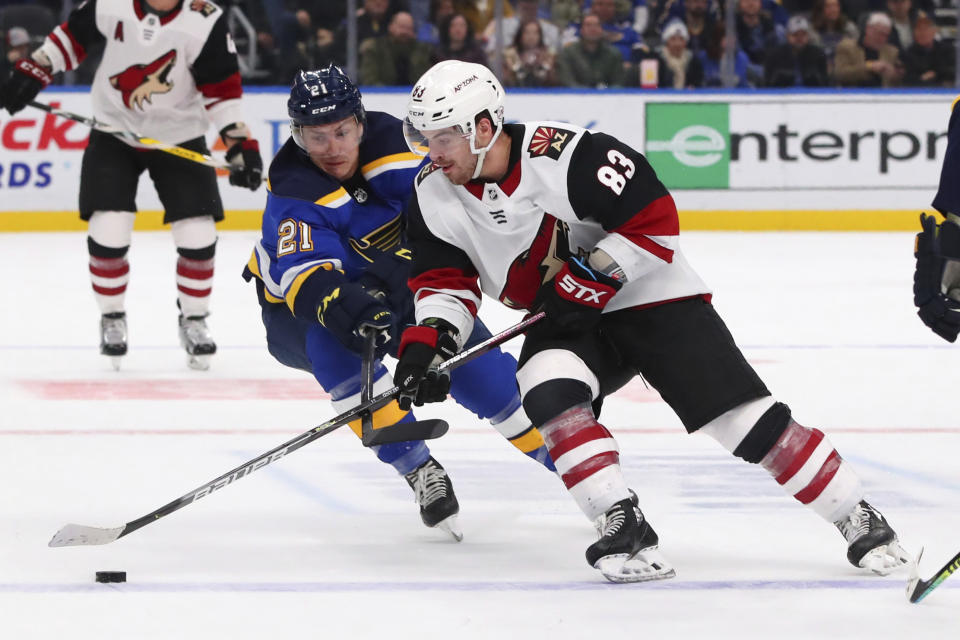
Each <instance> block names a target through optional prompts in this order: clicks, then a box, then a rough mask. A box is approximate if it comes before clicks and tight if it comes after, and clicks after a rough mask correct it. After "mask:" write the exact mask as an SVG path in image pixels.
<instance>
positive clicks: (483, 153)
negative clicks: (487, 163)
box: [470, 124, 503, 180]
mask: <svg viewBox="0 0 960 640" xmlns="http://www.w3.org/2000/svg"><path fill="white" fill-rule="evenodd" d="M501 131H503V124H501V125H500V126H499V127H497V130H496V131H495V132H494V134H493V138H491V139H490V142H488V143H487V146H485V147H484V148H483V149H478V150H474V148H473V143H474V141H475V140H476V139H477V134H476V132H474V134H473V136H472V137H471V138H470V150H471V151H473V153H474V155H476V156H477V167H476V169H474V170H473V175H472V176H471V177H470V179H471V180H476V179H477V178H479V177H480V172H481V171H483V161H484V160H486V158H487V151H489V150H490V149H492V148H493V143H494V142H496V141H497V138H499V137H500V132H501Z"/></svg>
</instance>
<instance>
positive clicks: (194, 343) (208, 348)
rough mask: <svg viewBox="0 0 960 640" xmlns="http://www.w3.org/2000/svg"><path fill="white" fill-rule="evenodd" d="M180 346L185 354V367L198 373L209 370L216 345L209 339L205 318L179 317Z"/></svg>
mask: <svg viewBox="0 0 960 640" xmlns="http://www.w3.org/2000/svg"><path fill="white" fill-rule="evenodd" d="M180 346H182V347H183V348H184V350H186V352H187V366H189V367H190V368H191V369H197V370H198V371H206V370H207V369H209V368H210V356H212V355H213V354H215V353H216V352H217V344H216V343H215V342H214V341H213V338H211V337H210V329H208V328H207V320H206V316H180Z"/></svg>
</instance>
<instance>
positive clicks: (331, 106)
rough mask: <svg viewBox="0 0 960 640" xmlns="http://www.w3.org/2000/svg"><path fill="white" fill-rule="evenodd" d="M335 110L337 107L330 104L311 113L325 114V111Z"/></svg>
mask: <svg viewBox="0 0 960 640" xmlns="http://www.w3.org/2000/svg"><path fill="white" fill-rule="evenodd" d="M336 108H337V105H335V104H331V105H329V106H326V107H318V108H316V109H314V110H313V111H312V112H311V113H326V112H327V111H333V110H334V109H336Z"/></svg>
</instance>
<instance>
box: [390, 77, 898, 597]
mask: <svg viewBox="0 0 960 640" xmlns="http://www.w3.org/2000/svg"><path fill="white" fill-rule="evenodd" d="M503 105H504V94H503V89H502V87H501V86H500V83H499V82H498V81H497V79H496V78H495V77H494V76H493V75H492V74H491V73H490V71H489V70H487V69H486V68H485V67H483V66H480V65H476V64H470V63H463V62H455V61H448V62H443V63H440V64H438V65H436V66H434V67H433V68H432V69H430V70H429V71H428V72H427V73H426V74H425V75H424V76H423V77H422V78H420V80H419V81H418V82H417V84H416V85H415V86H414V88H413V90H412V93H411V96H410V99H409V102H408V110H407V119H406V123H405V124H406V134H407V139H408V144H409V146H410V148H411V149H412V150H417V149H421V150H423V149H429V155H430V158H431V160H432V161H433V162H432V164H431V165H429V166H426V167H424V169H423V170H422V171H421V172H420V174H419V175H418V176H417V179H416V193H415V198H414V200H413V202H412V203H411V207H410V238H411V241H412V244H413V248H414V252H415V262H414V268H413V274H412V276H411V279H410V288H411V289H413V290H414V292H415V299H416V319H417V322H418V325H417V326H414V327H411V328H410V329H408V330H407V331H406V332H405V333H404V335H403V339H402V344H401V350H400V359H399V363H398V365H397V369H396V374H395V378H394V380H395V382H396V383H397V384H398V385H399V386H400V388H401V393H403V394H405V395H406V396H407V397H409V398H412V399H413V400H414V401H415V402H424V401H437V400H440V399H442V398H443V393H442V387H440V389H439V390H438V388H437V378H438V376H437V373H436V371H435V367H436V365H437V364H438V363H439V362H441V361H442V360H443V359H444V357H445V350H444V349H442V348H441V347H442V346H444V345H448V349H449V345H450V344H453V345H454V347H458V346H459V345H460V343H461V342H462V339H463V338H462V337H463V336H465V335H469V334H470V330H471V327H472V325H473V322H474V319H475V317H476V313H477V308H478V307H479V305H480V299H481V298H480V292H481V291H483V292H484V293H486V294H488V295H490V296H492V297H494V298H496V299H499V300H500V301H501V302H503V303H504V304H506V305H508V306H510V307H513V308H517V309H528V310H538V309H542V310H545V311H546V318H545V319H544V320H543V321H541V322H540V323H539V324H538V325H536V326H534V327H533V328H532V329H531V330H529V331H528V333H527V336H526V339H525V341H524V344H523V348H522V351H521V354H520V359H519V369H518V372H517V380H518V383H519V387H520V393H521V396H522V398H523V406H524V408H525V409H526V411H527V414H528V416H529V418H530V419H531V421H532V422H533V423H534V424H537V425H541V427H540V431H541V433H542V435H543V438H544V441H545V442H546V444H547V447H548V450H549V452H550V455H551V456H552V457H553V460H554V463H555V464H556V467H557V472H558V473H559V474H560V475H561V477H562V478H563V481H564V483H565V485H566V486H567V489H568V490H569V491H570V494H571V495H572V496H573V498H574V500H575V501H576V502H577V504H578V506H579V507H580V509H581V510H582V511H583V513H584V514H585V515H586V516H587V517H588V518H589V519H591V520H594V521H595V522H597V526H598V531H599V534H600V538H599V540H598V541H597V542H595V543H593V544H592V545H590V547H589V548H588V549H587V552H586V555H587V562H588V563H589V564H590V565H591V566H593V567H595V568H597V569H599V570H600V571H601V572H602V574H603V575H604V576H605V577H606V578H608V579H609V580H611V581H614V582H634V581H641V580H651V579H660V578H668V577H671V576H673V575H674V570H673V568H672V567H671V566H670V564H669V563H668V562H667V561H666V559H665V558H664V557H663V556H662V555H661V554H660V553H659V551H658V543H659V540H658V537H657V534H656V533H655V532H654V530H653V528H652V527H651V525H650V523H649V522H648V521H647V519H646V518H645V517H644V514H643V513H642V512H641V510H640V508H639V506H638V500H637V498H636V494H635V493H634V492H633V491H631V489H630V488H629V487H628V484H627V481H626V480H625V478H624V476H623V474H622V472H621V469H620V464H619V449H618V446H617V443H616V441H615V439H614V436H613V435H612V433H611V432H610V431H609V430H608V429H607V428H606V427H605V426H604V425H603V424H601V423H600V422H598V420H597V419H598V417H599V411H600V404H601V402H602V400H603V398H604V396H606V395H608V394H610V393H613V392H614V391H616V390H617V389H618V388H619V387H621V386H622V385H624V384H625V383H626V382H627V381H628V380H630V379H631V378H633V377H634V376H636V375H642V376H643V377H644V379H646V381H647V382H648V383H649V384H651V385H652V386H653V387H655V388H656V389H657V390H658V391H659V392H660V394H661V396H662V397H663V399H664V400H665V401H666V402H667V403H668V404H669V405H670V406H671V408H672V409H673V410H674V411H675V412H676V413H677V415H678V416H679V417H680V419H681V421H682V422H683V424H684V426H685V427H686V429H687V431H688V432H694V431H701V432H703V433H706V434H707V435H709V436H711V437H713V438H715V439H716V440H718V441H719V443H720V444H721V445H722V446H723V447H725V448H726V449H728V450H729V451H730V452H731V453H733V454H734V455H736V456H738V457H740V458H742V459H744V460H746V461H747V462H751V463H759V464H760V465H761V466H762V467H763V468H764V469H766V470H767V471H768V472H769V473H770V474H771V475H772V476H773V477H774V478H775V479H776V481H777V482H778V483H779V484H781V485H783V487H784V489H785V490H786V491H787V492H788V493H789V494H791V495H793V496H794V497H795V498H796V499H797V500H799V501H800V502H801V503H802V504H805V505H807V506H809V507H810V508H812V509H813V510H814V512H816V513H817V514H818V515H820V516H821V517H823V518H824V519H825V520H827V521H828V522H830V523H833V524H835V525H836V526H837V528H838V529H839V530H840V531H841V533H842V534H843V536H844V538H845V540H846V543H847V558H848V560H849V561H850V562H851V563H852V564H854V565H855V566H858V567H864V568H867V569H870V570H873V571H874V572H876V573H881V574H882V573H886V572H888V571H890V570H891V569H893V568H895V567H897V566H899V565H901V564H903V563H905V562H907V561H908V560H909V557H908V555H907V554H906V553H905V552H904V551H903V550H902V549H901V547H900V546H899V544H898V541H897V537H896V534H895V533H894V531H893V529H892V528H891V527H890V525H889V524H888V523H887V521H886V520H885V519H884V517H883V516H882V515H881V514H880V512H879V511H877V510H876V509H875V508H874V507H873V506H871V505H870V504H869V503H867V502H866V501H865V500H864V492H863V488H862V486H861V483H860V480H859V478H858V477H857V475H856V473H855V472H854V471H853V469H852V468H851V465H850V464H849V463H847V462H845V461H844V460H843V459H842V458H841V457H840V456H839V455H838V453H837V451H836V450H835V449H834V447H833V445H832V444H831V443H830V441H829V439H828V438H827V437H826V436H825V435H824V434H823V432H821V431H820V430H818V429H815V428H810V427H806V426H803V425H801V424H799V423H798V422H796V421H795V420H794V419H793V417H792V414H791V411H790V408H789V407H787V405H786V404H783V403H781V402H777V401H775V400H774V399H773V398H772V397H771V395H770V392H769V391H768V390H767V388H766V387H765V386H764V384H763V382H762V381H761V380H760V378H759V377H758V376H757V374H756V373H755V372H754V370H753V369H752V367H751V366H750V365H749V364H748V363H747V361H746V359H745V358H744V357H743V355H742V354H741V352H740V350H739V349H738V347H737V346H736V344H735V343H734V340H733V338H732V337H731V335H730V333H729V332H728V331H727V328H726V326H725V325H724V323H723V321H722V320H721V319H720V317H719V316H718V315H717V313H716V311H715V310H714V308H713V306H712V305H711V303H710V299H711V293H710V289H709V288H708V287H707V286H706V285H705V284H704V282H703V281H702V280H701V279H700V278H699V276H698V275H697V274H696V272H694V270H693V269H692V268H691V267H690V265H689V264H688V263H687V260H686V259H685V258H684V256H683V253H682V252H681V250H680V247H679V244H678V238H677V236H678V232H679V224H678V219H677V210H676V207H675V205H674V202H673V199H672V197H671V196H670V194H669V193H668V192H667V190H666V188H665V187H664V186H663V184H662V183H661V182H660V181H659V180H658V179H657V176H656V174H655V173H654V171H653V169H652V168H651V167H650V165H649V164H648V163H647V161H646V159H645V158H644V157H643V155H642V154H640V153H638V152H637V151H635V150H634V149H632V148H630V147H629V146H628V145H626V144H624V143H623V142H621V141H619V140H617V139H615V138H613V137H611V136H609V135H606V134H603V133H598V132H593V131H589V130H584V129H582V128H580V127H576V126H574V125H570V124H566V123H557V122H526V123H521V124H507V123H506V122H505V121H504V116H503ZM452 350H453V351H456V348H454V349H452ZM705 541H706V539H705Z"/></svg>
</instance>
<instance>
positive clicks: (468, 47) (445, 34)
mask: <svg viewBox="0 0 960 640" xmlns="http://www.w3.org/2000/svg"><path fill="white" fill-rule="evenodd" d="M444 60H462V61H463V62H474V63H476V64H482V65H484V66H487V56H486V54H485V53H484V52H483V47H481V46H480V44H479V43H478V42H477V41H476V39H475V38H474V37H473V27H471V26H470V23H469V22H467V19H466V18H464V17H463V15H462V14H459V13H455V14H453V15H451V16H447V17H446V18H444V19H443V20H442V21H441V22H440V44H439V45H438V46H437V47H436V48H434V50H433V62H434V64H435V63H437V62H443V61H444ZM417 77H419V76H417Z"/></svg>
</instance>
